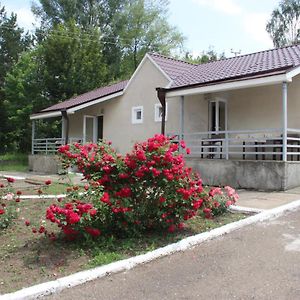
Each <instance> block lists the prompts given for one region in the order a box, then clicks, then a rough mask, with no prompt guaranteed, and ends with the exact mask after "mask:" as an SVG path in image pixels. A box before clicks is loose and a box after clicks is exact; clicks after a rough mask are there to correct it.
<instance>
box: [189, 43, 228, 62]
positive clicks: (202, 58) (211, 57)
mask: <svg viewBox="0 0 300 300" xmlns="http://www.w3.org/2000/svg"><path fill="white" fill-rule="evenodd" d="M224 58H226V57H225V53H224V52H223V53H220V54H218V53H217V52H216V51H215V50H214V48H213V47H210V48H209V49H208V50H207V51H202V53H201V54H200V55H198V56H197V57H194V56H193V55H192V54H190V53H189V52H186V54H185V57H184V60H185V61H188V62H190V63H192V64H205V63H208V62H213V61H217V60H219V59H224Z"/></svg>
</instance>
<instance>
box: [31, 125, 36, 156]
mask: <svg viewBox="0 0 300 300" xmlns="http://www.w3.org/2000/svg"><path fill="white" fill-rule="evenodd" d="M34 138H35V121H34V120H32V125H31V154H34Z"/></svg>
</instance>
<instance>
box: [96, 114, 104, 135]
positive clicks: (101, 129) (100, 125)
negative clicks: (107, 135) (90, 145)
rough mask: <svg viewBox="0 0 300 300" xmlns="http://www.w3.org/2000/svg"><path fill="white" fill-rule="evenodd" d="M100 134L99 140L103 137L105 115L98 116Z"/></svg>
mask: <svg viewBox="0 0 300 300" xmlns="http://www.w3.org/2000/svg"><path fill="white" fill-rule="evenodd" d="M97 134H98V136H97V140H102V139H103V116H98V133H97Z"/></svg>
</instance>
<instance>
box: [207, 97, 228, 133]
mask: <svg viewBox="0 0 300 300" xmlns="http://www.w3.org/2000/svg"><path fill="white" fill-rule="evenodd" d="M226 130H227V102H226V101H224V100H213V101H210V102H209V131H212V132H215V133H213V134H219V131H226Z"/></svg>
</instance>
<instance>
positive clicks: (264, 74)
mask: <svg viewBox="0 0 300 300" xmlns="http://www.w3.org/2000/svg"><path fill="white" fill-rule="evenodd" d="M291 69H292V68H291V66H288V67H283V68H277V69H273V70H269V71H264V72H256V73H253V74H247V75H240V76H235V77H230V78H224V79H218V80H212V81H208V82H200V83H193V84H185V85H180V86H174V87H170V88H168V89H167V91H175V90H180V89H186V88H195V87H202V86H208V85H215V84H219V83H226V82H234V81H240V80H248V79H252V78H260V77H268V76H274V75H279V74H285V73H287V71H288V70H291Z"/></svg>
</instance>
